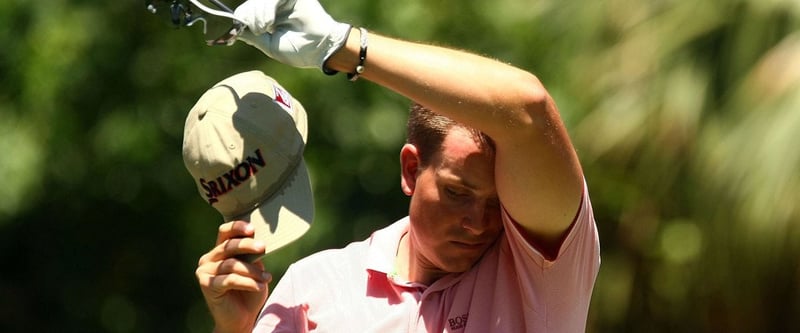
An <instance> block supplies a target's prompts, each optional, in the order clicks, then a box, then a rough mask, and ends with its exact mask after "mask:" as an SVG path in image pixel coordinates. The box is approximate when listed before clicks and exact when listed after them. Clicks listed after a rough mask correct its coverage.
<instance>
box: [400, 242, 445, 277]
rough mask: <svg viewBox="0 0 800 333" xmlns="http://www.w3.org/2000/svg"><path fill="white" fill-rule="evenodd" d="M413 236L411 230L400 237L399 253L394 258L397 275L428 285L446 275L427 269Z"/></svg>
mask: <svg viewBox="0 0 800 333" xmlns="http://www.w3.org/2000/svg"><path fill="white" fill-rule="evenodd" d="M412 238H413V236H412V235H411V234H410V232H407V233H405V234H403V236H402V237H400V243H399V244H398V246H397V254H396V255H395V259H394V267H395V272H396V273H397V275H398V276H399V277H400V278H402V279H405V280H407V281H409V282H415V283H421V284H424V285H426V286H429V285H431V284H432V283H433V282H435V281H436V280H438V279H439V278H441V277H442V276H444V275H446V273H444V272H442V271H439V270H431V269H426V268H425V267H424V265H423V264H422V263H421V261H420V259H419V254H418V253H417V252H416V250H415V246H414V240H413V239H412Z"/></svg>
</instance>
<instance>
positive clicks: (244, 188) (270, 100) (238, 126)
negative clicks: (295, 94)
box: [183, 71, 314, 259]
mask: <svg viewBox="0 0 800 333" xmlns="http://www.w3.org/2000/svg"><path fill="white" fill-rule="evenodd" d="M306 137H307V123H306V112H305V110H304V109H303V106H302V105H300V102H298V101H297V100H295V99H294V98H292V96H291V95H290V94H289V93H288V92H287V91H286V90H285V89H284V88H283V87H282V86H281V85H280V84H278V82H276V81H275V80H273V79H272V78H270V77H268V76H267V75H265V74H264V73H262V72H260V71H250V72H245V73H240V74H236V75H233V76H231V77H229V78H226V79H224V80H222V81H221V82H219V83H217V84H215V85H214V86H213V87H211V89H209V90H208V91H206V92H205V93H204V94H203V96H201V97H200V99H199V100H198V101H197V104H195V105H194V107H192V109H191V110H190V111H189V115H188V116H187V117H186V125H185V127H184V133H183V161H184V163H185V164H186V168H187V169H188V170H189V173H190V174H192V177H194V180H195V183H196V185H197V190H198V191H199V192H200V195H201V196H202V197H203V199H205V200H206V201H207V202H208V203H209V204H211V206H212V207H214V208H216V209H217V211H219V212H220V213H221V214H222V216H223V219H224V220H225V221H226V222H227V221H233V220H244V221H249V222H250V224H252V225H253V226H254V227H255V238H256V239H258V240H261V241H263V242H264V244H265V245H266V248H267V250H266V252H267V253H269V252H272V251H275V250H277V249H278V248H280V247H282V246H284V245H287V244H289V243H291V242H293V241H295V240H297V239H298V238H300V236H302V235H303V234H304V233H305V232H306V231H307V230H308V229H309V227H310V226H311V221H312V219H313V215H314V203H313V198H312V192H311V183H310V181H309V177H308V170H307V169H306V166H305V162H304V161H303V150H304V148H305V143H306ZM251 259H252V258H251Z"/></svg>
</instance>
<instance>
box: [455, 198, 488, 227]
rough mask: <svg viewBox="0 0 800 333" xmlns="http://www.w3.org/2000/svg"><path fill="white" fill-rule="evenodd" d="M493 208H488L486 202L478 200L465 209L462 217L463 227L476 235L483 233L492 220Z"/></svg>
mask: <svg viewBox="0 0 800 333" xmlns="http://www.w3.org/2000/svg"><path fill="white" fill-rule="evenodd" d="M491 211H492V210H491V209H487V207H486V202H478V203H475V204H473V205H471V206H470V207H468V208H466V209H465V212H464V216H463V217H462V218H461V227H462V228H464V229H465V230H467V231H469V232H470V233H471V234H474V235H481V234H483V233H484V232H486V230H487V229H488V228H489V225H490V224H491V222H492V218H493V217H492V216H491V215H490V214H491V213H490V212H491Z"/></svg>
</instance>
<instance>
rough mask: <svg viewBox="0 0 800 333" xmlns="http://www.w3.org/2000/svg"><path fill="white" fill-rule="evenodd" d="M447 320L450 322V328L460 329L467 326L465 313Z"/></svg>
mask: <svg viewBox="0 0 800 333" xmlns="http://www.w3.org/2000/svg"><path fill="white" fill-rule="evenodd" d="M447 322H448V323H450V329H451V330H457V329H462V328H464V327H465V326H467V314H466V313H465V314H462V315H460V316H456V317H453V318H450V319H447Z"/></svg>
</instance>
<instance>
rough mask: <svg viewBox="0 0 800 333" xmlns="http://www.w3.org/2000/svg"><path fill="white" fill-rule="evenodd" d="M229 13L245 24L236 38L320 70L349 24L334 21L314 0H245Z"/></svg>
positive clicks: (271, 54)
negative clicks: (242, 30)
mask: <svg viewBox="0 0 800 333" xmlns="http://www.w3.org/2000/svg"><path fill="white" fill-rule="evenodd" d="M233 15H234V16H235V17H236V19H237V20H238V21H240V22H242V23H244V24H245V25H246V26H247V28H248V29H246V30H245V31H244V32H242V34H241V35H239V37H238V38H239V39H240V40H242V41H244V42H245V43H247V44H250V45H252V46H254V47H255V48H257V49H259V50H261V52H264V54H266V55H267V56H269V57H270V58H273V59H275V60H277V61H280V62H282V63H284V64H287V65H290V66H294V67H300V68H314V67H316V68H320V69H322V70H323V71H324V70H325V68H324V65H325V61H327V60H328V58H330V56H331V55H332V54H333V53H335V52H336V51H338V50H339V49H340V48H342V46H344V44H345V42H346V41H347V36H348V34H349V33H350V25H349V24H345V23H339V22H336V21H335V20H334V19H333V18H332V17H331V16H330V15H328V13H327V12H325V9H323V8H322V5H320V3H319V2H318V1H317V0H248V1H246V2H244V3H243V4H241V5H240V6H239V7H237V8H236V10H235V11H234V14H233Z"/></svg>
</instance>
